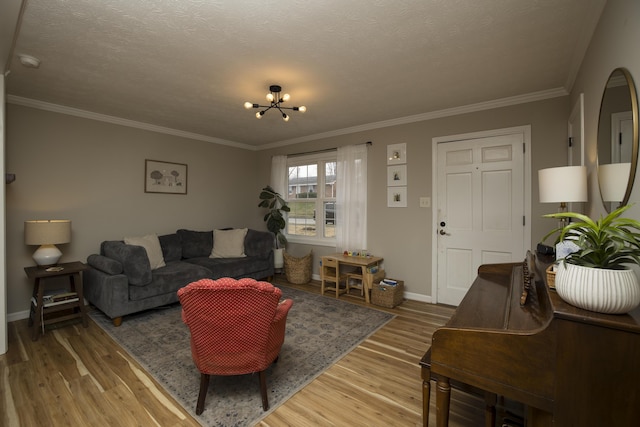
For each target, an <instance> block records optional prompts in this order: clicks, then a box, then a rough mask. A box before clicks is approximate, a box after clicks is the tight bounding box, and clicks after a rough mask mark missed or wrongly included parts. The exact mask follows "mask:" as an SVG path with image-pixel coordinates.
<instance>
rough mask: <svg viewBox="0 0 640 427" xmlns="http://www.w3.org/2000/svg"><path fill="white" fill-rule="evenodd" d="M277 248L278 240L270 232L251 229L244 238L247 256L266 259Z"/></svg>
mask: <svg viewBox="0 0 640 427" xmlns="http://www.w3.org/2000/svg"><path fill="white" fill-rule="evenodd" d="M275 247H276V239H275V236H274V235H273V233H271V232H269V231H258V230H253V229H249V230H247V235H246V237H245V238H244V253H245V255H247V256H252V257H258V258H263V259H266V258H268V257H269V256H270V255H271V253H272V252H273V248H275Z"/></svg>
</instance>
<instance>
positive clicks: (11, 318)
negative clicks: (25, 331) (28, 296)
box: [7, 310, 29, 322]
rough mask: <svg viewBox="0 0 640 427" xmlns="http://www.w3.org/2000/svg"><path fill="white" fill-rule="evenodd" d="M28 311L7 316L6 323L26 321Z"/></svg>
mask: <svg viewBox="0 0 640 427" xmlns="http://www.w3.org/2000/svg"><path fill="white" fill-rule="evenodd" d="M28 318H29V310H25V311H18V312H16V313H9V314H7V322H15V321H16V320H22V319H28Z"/></svg>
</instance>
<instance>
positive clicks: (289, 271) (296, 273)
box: [283, 252, 313, 285]
mask: <svg viewBox="0 0 640 427" xmlns="http://www.w3.org/2000/svg"><path fill="white" fill-rule="evenodd" d="M283 256H284V274H285V276H286V277H287V281H288V282H289V283H293V284H295V285H303V284H305V283H309V282H310V281H311V270H312V268H313V252H309V255H306V256H303V257H302V258H296V257H294V256H293V255H289V254H288V253H286V252H285V253H284V254H283Z"/></svg>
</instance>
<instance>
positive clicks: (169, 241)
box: [158, 233, 182, 263]
mask: <svg viewBox="0 0 640 427" xmlns="http://www.w3.org/2000/svg"><path fill="white" fill-rule="evenodd" d="M158 240H160V247H161V248H162V256H163V257H164V262H165V263H169V262H172V261H180V260H181V259H182V241H181V240H180V236H178V234H177V233H171V234H165V235H164V236H158Z"/></svg>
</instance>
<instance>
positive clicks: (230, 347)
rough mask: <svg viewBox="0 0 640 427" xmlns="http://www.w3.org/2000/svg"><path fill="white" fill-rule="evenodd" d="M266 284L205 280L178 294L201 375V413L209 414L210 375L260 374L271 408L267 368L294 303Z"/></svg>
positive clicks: (265, 404)
mask: <svg viewBox="0 0 640 427" xmlns="http://www.w3.org/2000/svg"><path fill="white" fill-rule="evenodd" d="M281 296H282V291H280V289H278V288H276V287H274V286H273V285H271V284H270V283H267V282H258V281H256V280H254V279H240V280H235V279H231V278H228V277H225V278H222V279H218V280H211V279H202V280H199V281H197V282H193V283H190V284H189V285H187V286H185V287H184V288H182V289H180V290H178V298H179V299H180V303H181V304H182V320H183V321H184V323H186V324H187V326H188V327H189V330H190V332H191V354H192V356H193V361H194V363H195V365H196V367H197V368H198V370H199V371H200V393H199V395H198V403H197V405H196V414H198V415H200V414H201V413H202V411H203V410H204V401H205V399H206V397H207V390H208V388H209V377H210V376H211V375H242V374H249V373H253V372H258V373H259V380H260V393H261V395H262V408H263V409H264V410H265V411H266V410H267V409H269V401H268V398H267V382H266V376H265V370H266V369H267V368H268V367H269V366H270V365H271V363H273V362H275V361H277V358H278V355H279V353H280V348H281V347H282V343H283V342H284V333H285V326H286V322H287V314H288V312H289V309H290V308H291V306H292V305H293V301H292V300H290V299H287V300H284V301H282V302H279V301H280V297H281Z"/></svg>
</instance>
